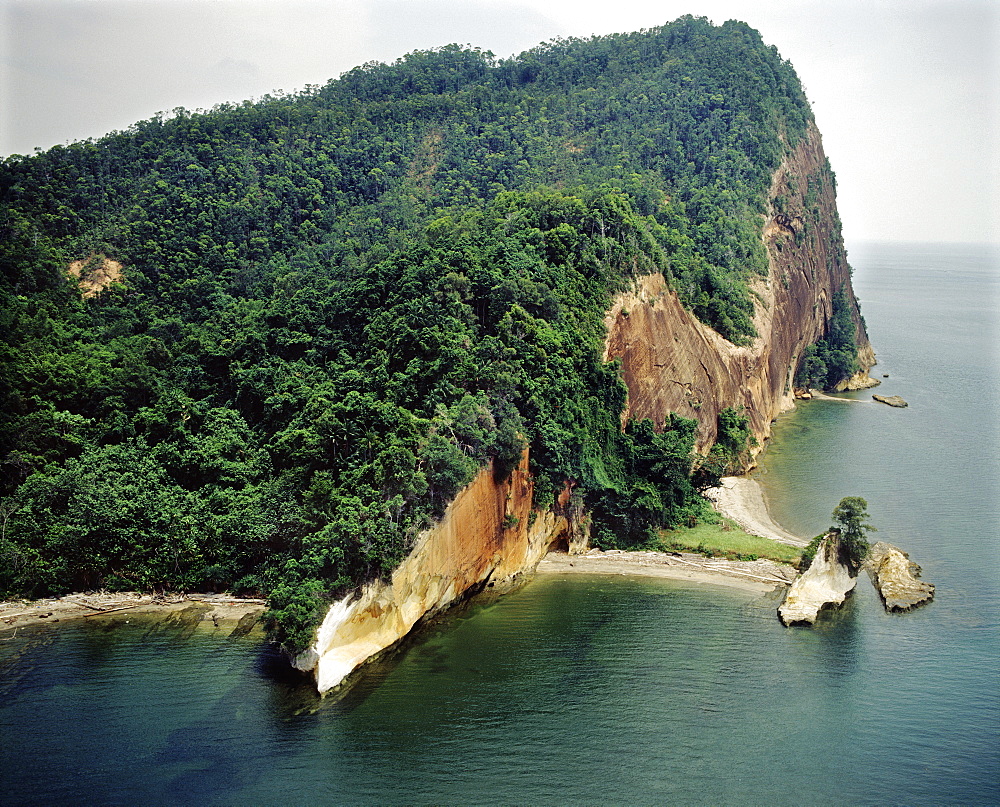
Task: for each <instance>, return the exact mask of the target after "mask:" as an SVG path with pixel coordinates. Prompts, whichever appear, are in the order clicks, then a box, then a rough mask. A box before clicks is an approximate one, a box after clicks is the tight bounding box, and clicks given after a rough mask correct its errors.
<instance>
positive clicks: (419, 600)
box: [296, 451, 570, 692]
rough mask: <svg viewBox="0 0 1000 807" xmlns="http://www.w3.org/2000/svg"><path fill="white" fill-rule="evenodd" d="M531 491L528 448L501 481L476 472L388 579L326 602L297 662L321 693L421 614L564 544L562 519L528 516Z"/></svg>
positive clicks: (403, 631) (511, 573)
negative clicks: (310, 646)
mask: <svg viewBox="0 0 1000 807" xmlns="http://www.w3.org/2000/svg"><path fill="white" fill-rule="evenodd" d="M533 493H534V483H533V480H532V477H531V474H530V473H529V472H528V453H527V451H525V453H524V456H523V457H522V458H521V463H520V464H519V465H518V467H517V468H515V469H514V471H513V473H511V475H510V477H508V478H507V479H506V480H503V481H499V482H498V481H497V480H496V479H495V478H494V476H493V473H492V469H491V468H485V469H483V470H482V471H480V473H479V474H478V475H477V476H476V478H475V479H474V480H473V481H472V483H471V484H469V485H468V487H466V488H465V489H464V490H462V492H461V493H459V494H458V496H457V497H456V498H455V500H454V501H453V502H452V503H451V505H449V507H448V509H447V511H446V512H445V515H444V517H443V518H442V519H441V521H440V522H438V523H437V524H436V525H435V526H434V527H432V528H431V529H429V530H427V531H426V532H425V533H423V535H421V537H420V539H419V541H418V542H417V545H416V546H415V547H414V548H413V551H412V552H411V553H410V555H409V556H408V557H407V558H406V560H404V561H403V563H402V564H401V565H400V566H399V568H398V569H396V571H395V572H393V575H392V580H391V581H390V582H389V583H385V582H381V581H379V582H375V583H373V584H371V585H369V586H367V587H366V588H365V589H364V591H363V592H362V594H361V596H360V597H359V598H357V599H350V598H348V599H346V600H344V601H342V602H340V603H335V604H334V605H333V606H331V608H330V610H329V612H328V613H327V616H326V618H325V619H324V621H323V624H322V625H321V626H320V629H319V631H318V634H317V640H316V644H315V646H314V647H313V649H312V650H311V651H307V652H306V653H304V654H302V655H301V656H300V657H299V658H298V659H297V660H296V665H297V666H299V667H300V668H303V669H311V670H313V671H314V674H315V676H316V683H317V687H318V688H319V690H320V692H326V691H328V690H330V689H333V688H334V687H336V686H338V685H339V684H340V683H341V682H342V681H343V680H344V679H345V678H346V677H347V676H348V675H349V674H350V673H351V672H352V671H353V670H354V669H356V668H357V667H358V666H360V665H361V664H363V663H364V662H365V661H367V660H368V659H369V658H371V657H372V656H374V655H376V654H378V653H379V652H381V651H382V650H384V649H386V648H387V647H390V646H391V645H393V644H394V643H396V642H397V641H398V640H399V639H401V638H403V637H404V636H406V634H407V633H409V632H410V630H411V629H412V628H413V626H414V625H416V624H417V622H419V621H420V620H421V619H423V618H424V617H426V616H430V615H433V614H435V613H437V612H438V611H440V610H441V609H443V608H446V607H447V606H449V605H451V604H452V603H454V602H456V601H457V600H460V599H461V598H462V597H464V596H466V595H467V593H468V592H470V591H475V590H478V589H479V588H480V587H482V586H484V585H487V584H490V583H503V582H506V581H510V580H511V579H512V578H514V577H516V576H517V575H519V574H520V573H522V572H524V571H529V570H531V569H533V568H534V567H535V566H536V565H537V564H538V561H539V560H541V558H542V557H543V556H544V555H545V553H546V552H547V551H548V550H549V548H550V547H551V546H553V544H555V543H556V542H563V541H565V542H566V543H567V545H568V542H569V533H570V524H569V521H568V520H567V518H566V517H565V516H563V515H557V514H555V513H552V512H540V511H535V512H534V513H533V512H532V497H533Z"/></svg>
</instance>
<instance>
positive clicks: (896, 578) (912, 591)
mask: <svg viewBox="0 0 1000 807" xmlns="http://www.w3.org/2000/svg"><path fill="white" fill-rule="evenodd" d="M865 568H866V569H867V570H868V576H869V577H870V578H871V581H872V585H874V586H875V589H876V591H878V593H879V596H880V597H881V598H882V603H883V604H884V605H885V610H886V611H909V610H910V609H911V608H916V607H917V606H918V605H923V604H924V603H926V602H930V601H931V600H932V599H934V586H933V585H932V584H931V583H926V582H924V581H923V580H919V579H917V578H919V577H920V566H918V565H917V564H916V563H914V562H913V561H912V560H910V558H909V556H908V555H907V554H906V553H905V552H903V550H901V549H900V548H899V547H897V546H893V545H892V544H887V543H884V542H882V541H879V542H878V543H877V544H875V545H874V546H873V547H872V548H871V549H870V550H869V551H868V557H867V558H866V559H865Z"/></svg>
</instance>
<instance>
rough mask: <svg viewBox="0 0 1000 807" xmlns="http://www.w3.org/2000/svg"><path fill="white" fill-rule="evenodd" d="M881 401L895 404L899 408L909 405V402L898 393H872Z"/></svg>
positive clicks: (873, 396)
mask: <svg viewBox="0 0 1000 807" xmlns="http://www.w3.org/2000/svg"><path fill="white" fill-rule="evenodd" d="M872 398H874V399H875V400H876V401H878V402H879V403H884V404H888V405H889V406H895V407H897V408H898V409H902V408H903V407H906V406H909V404H908V403H907V402H906V401H904V400H903V399H902V398H900V397H899V396H898V395H872Z"/></svg>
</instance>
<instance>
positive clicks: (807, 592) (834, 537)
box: [778, 531, 858, 625]
mask: <svg viewBox="0 0 1000 807" xmlns="http://www.w3.org/2000/svg"><path fill="white" fill-rule="evenodd" d="M840 554H841V553H840V534H839V533H837V532H832V531H831V532H829V533H827V535H826V536H824V538H823V540H822V541H820V544H819V547H817V549H816V556H815V557H814V558H813V562H812V564H811V565H810V566H809V568H808V569H807V570H806V571H805V572H804V573H803V574H801V575H800V576H799V577H798V579H797V580H796V581H795V582H794V583H792V586H791V588H789V589H788V593H787V594H786V595H785V601H784V602H783V603H782V604H781V605H780V606H779V607H778V617H779V618H780V619H781V622H782V624H784V625H803V624H804V625H812V624H813V623H814V622H815V621H816V617H817V616H819V612H820V611H821V610H823V609H824V608H836V607H838V606H840V605H842V604H843V602H844V600H845V599H847V595H848V594H850V593H851V592H852V591H853V590H854V587H855V586H856V585H857V583H858V578H857V576H856V575H854V574H852V573H851V569H850V567H849V566H848V565H847V564H845V563H844V562H843V561H841V559H840Z"/></svg>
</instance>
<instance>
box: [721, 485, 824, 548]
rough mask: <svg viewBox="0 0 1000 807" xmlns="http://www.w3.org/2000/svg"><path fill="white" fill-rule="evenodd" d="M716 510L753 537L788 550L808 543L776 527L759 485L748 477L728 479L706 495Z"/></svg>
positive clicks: (778, 526)
mask: <svg viewBox="0 0 1000 807" xmlns="http://www.w3.org/2000/svg"><path fill="white" fill-rule="evenodd" d="M705 495H706V496H707V497H708V498H709V499H711V500H712V502H713V503H714V504H715V509H716V510H718V511H719V512H720V513H722V515H724V516H726V517H727V518H731V519H732V520H733V521H735V522H736V523H737V524H739V525H740V527H742V528H743V529H744V530H746V531H747V532H748V533H750V534H751V535H758V536H760V537H761V538H770V539H771V540H772V541H777V542H778V543H780V544H788V545H789V546H806V545H807V544H808V543H809V541H808V540H805V539H803V538H799V537H798V536H796V535H792V534H791V533H790V532H788V531H787V530H785V529H784V528H782V527H781V526H780V525H778V524H776V523H775V522H774V521H773V520H772V519H771V516H770V514H769V513H768V512H767V505H766V504H765V503H764V492H763V491H762V490H761V487H760V484H759V483H758V482H757V481H756V480H755V479H751V478H750V477H747V476H725V477H723V478H722V484H721V485H720V486H719V487H717V488H711V489H710V490H707V491H705Z"/></svg>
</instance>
